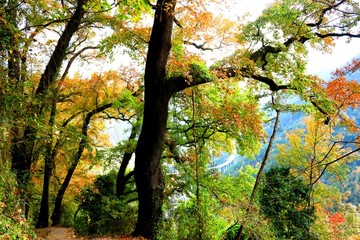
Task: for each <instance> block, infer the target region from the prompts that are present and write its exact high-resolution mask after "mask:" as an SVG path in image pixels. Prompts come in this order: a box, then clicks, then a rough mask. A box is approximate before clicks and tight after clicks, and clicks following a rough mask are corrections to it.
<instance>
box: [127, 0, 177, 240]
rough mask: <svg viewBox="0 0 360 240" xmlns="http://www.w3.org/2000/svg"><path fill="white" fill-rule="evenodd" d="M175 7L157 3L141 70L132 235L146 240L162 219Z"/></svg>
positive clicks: (170, 2)
mask: <svg viewBox="0 0 360 240" xmlns="http://www.w3.org/2000/svg"><path fill="white" fill-rule="evenodd" d="M175 3H176V1H174V0H165V1H162V0H159V1H158V2H157V9H156V12H155V19H154V24H153V28H152V33H151V37H150V42H149V49H148V54H147V60H146V68H145V77H144V81H145V105H144V118H143V126H142V130H141V133H140V137H139V140H138V143H137V147H136V151H135V155H136V156H135V182H136V187H137V191H138V197H139V210H138V220H137V224H136V228H135V231H134V233H133V235H140V236H143V237H146V238H150V239H154V238H155V237H156V235H157V233H158V229H159V227H160V226H159V224H160V223H161V218H162V211H161V207H162V204H163V198H164V179H163V176H162V171H161V163H160V159H161V154H162V151H163V145H164V141H165V134H166V127H167V119H168V103H169V99H170V97H171V92H170V89H169V88H168V86H167V83H166V64H167V61H168V56H169V53H170V49H171V35H172V27H173V21H174V14H173V11H174V8H175Z"/></svg>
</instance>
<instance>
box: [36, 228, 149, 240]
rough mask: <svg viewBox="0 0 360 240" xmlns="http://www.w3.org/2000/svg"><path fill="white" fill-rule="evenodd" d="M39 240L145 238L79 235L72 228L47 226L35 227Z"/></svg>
mask: <svg viewBox="0 0 360 240" xmlns="http://www.w3.org/2000/svg"><path fill="white" fill-rule="evenodd" d="M35 232H36V234H37V236H38V237H39V238H38V239H39V240H111V239H114V240H145V238H142V237H132V236H103V237H80V236H77V235H76V233H75V232H74V230H73V229H72V228H65V227H48V228H38V229H35Z"/></svg>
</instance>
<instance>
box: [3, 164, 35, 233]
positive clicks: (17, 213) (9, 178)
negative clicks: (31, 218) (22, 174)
mask: <svg viewBox="0 0 360 240" xmlns="http://www.w3.org/2000/svg"><path fill="white" fill-rule="evenodd" d="M0 239H35V233H34V232H33V228H32V226H31V225H30V224H29V223H28V222H27V221H26V219H25V217H24V212H23V203H22V201H21V197H20V194H19V190H18V187H17V182H16V180H15V176H14V174H13V173H11V172H10V171H9V170H7V169H2V172H1V175H0Z"/></svg>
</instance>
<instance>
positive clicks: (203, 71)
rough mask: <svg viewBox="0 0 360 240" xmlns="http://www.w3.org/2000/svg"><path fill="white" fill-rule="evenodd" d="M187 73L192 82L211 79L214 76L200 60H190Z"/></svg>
mask: <svg viewBox="0 0 360 240" xmlns="http://www.w3.org/2000/svg"><path fill="white" fill-rule="evenodd" d="M189 73H190V74H191V76H192V79H193V81H194V82H197V81H204V79H207V81H213V80H214V79H215V76H214V75H213V74H212V73H211V72H210V71H209V68H208V67H207V66H206V64H205V63H204V62H201V61H192V62H191V64H190V65H189Z"/></svg>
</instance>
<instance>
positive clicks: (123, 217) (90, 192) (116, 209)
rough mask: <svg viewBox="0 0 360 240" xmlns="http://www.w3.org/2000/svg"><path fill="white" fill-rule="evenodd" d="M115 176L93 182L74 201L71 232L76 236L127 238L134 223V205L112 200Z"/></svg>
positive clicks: (122, 200)
mask: <svg viewBox="0 0 360 240" xmlns="http://www.w3.org/2000/svg"><path fill="white" fill-rule="evenodd" d="M115 179H116V174H114V173H109V174H107V175H102V176H99V177H97V178H96V180H95V181H94V183H93V184H92V185H91V186H89V187H87V188H86V189H84V190H83V191H82V192H81V193H80V195H79V197H78V200H79V201H80V206H79V208H78V210H77V211H76V213H75V217H74V228H75V230H76V231H77V232H78V233H79V234H80V235H105V234H129V233H131V232H132V231H133V228H134V226H135V223H136V216H137V205H136V204H134V203H129V201H127V200H126V199H124V198H121V199H119V198H117V197H116V196H115Z"/></svg>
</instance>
